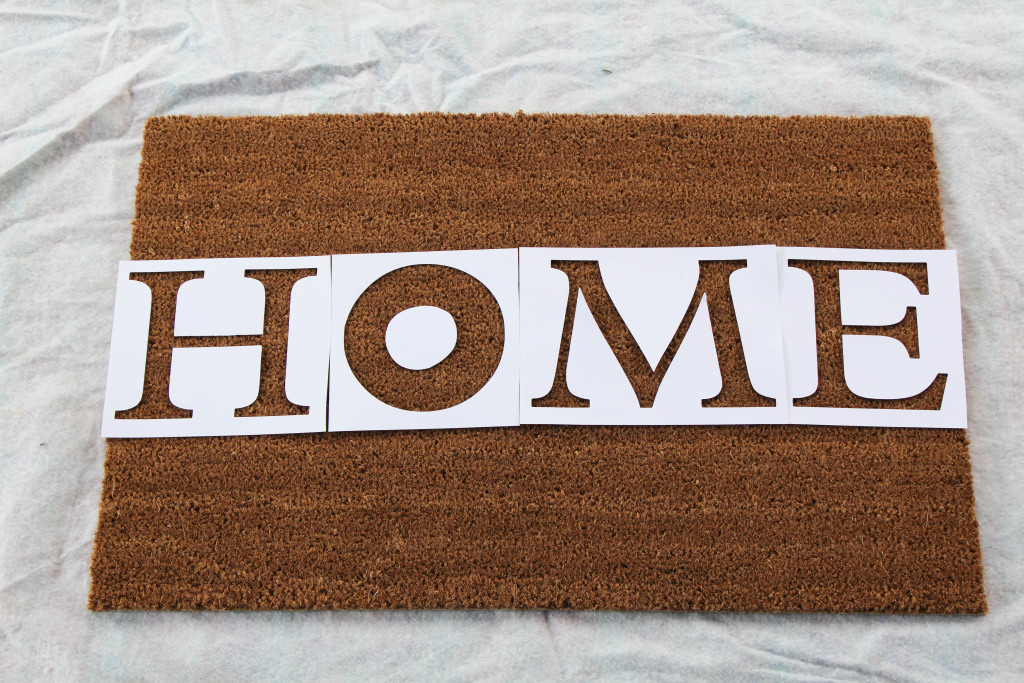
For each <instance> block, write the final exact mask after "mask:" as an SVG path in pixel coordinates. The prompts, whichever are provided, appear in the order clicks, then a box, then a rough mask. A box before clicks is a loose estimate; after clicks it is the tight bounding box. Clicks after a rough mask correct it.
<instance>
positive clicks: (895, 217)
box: [90, 114, 986, 613]
mask: <svg viewBox="0 0 1024 683" xmlns="http://www.w3.org/2000/svg"><path fill="white" fill-rule="evenodd" d="M744 244H778V245H787V246H818V247H852V248H899V249H941V248H943V247H944V237H943V232H942V219H941V212H940V207H939V196H938V184H937V175H936V166H935V162H934V158H933V153H932V141H931V134H930V131H929V124H928V121H927V120H925V119H918V118H860V119H846V118H827V117H821V118H817V117H811V118H793V119H783V118H728V117H704V116H691V117H673V116H650V117H625V116H575V115H551V116H508V115H494V116H482V117H477V116H462V115H459V116H449V115H439V114H438V115H434V114H427V115H413V116H387V115H370V116H347V115H346V116H342V115H338V116H333V115H319V116H311V117H277V118H236V119H226V118H205V117H204V118H188V117H173V118H161V119H152V120H151V121H150V122H149V124H148V125H147V127H146V133H145V143H144V148H143V160H142V165H141V168H140V172H139V184H138V189H137V197H136V219H135V226H134V232H133V238H132V247H131V256H132V258H133V259H177V258H197V257H233V256H299V255H318V254H332V253H363V252H385V251H424V250H445V249H478V248H498V247H526V246H552V247H556V246H557V247H577V246H578V247H673V246H729V245H744ZM430 287H431V282H430V274H429V273H426V274H425V276H424V284H423V288H424V289H425V290H429V289H430ZM269 289H276V290H280V288H269ZM376 294H377V295H379V296H384V297H401V296H405V295H407V294H409V292H403V291H397V290H396V291H390V292H389V291H382V292H377V293H376ZM469 295H470V296H473V295H474V294H473V293H470V294H469ZM837 296H838V293H837V292H831V293H825V294H824V295H823V296H822V299H821V301H820V302H819V305H827V306H837V305H838V304H837ZM285 308H286V307H284V306H271V305H269V302H268V309H267V310H268V311H270V310H272V309H274V310H284V309H285ZM372 318H373V315H372V311H371V312H370V314H368V315H367V320H366V321H365V322H361V321H359V320H352V321H350V324H349V329H347V330H346V334H349V330H355V331H358V327H359V325H360V324H367V325H369V324H372ZM172 320H173V311H172V310H170V308H169V306H163V307H156V308H155V309H154V311H153V325H154V326H159V325H165V326H166V325H170V324H171V321H172ZM266 325H267V327H268V329H281V326H285V328H284V329H286V325H287V321H286V320H283V319H278V318H274V317H273V316H270V317H268V319H267V321H266ZM275 326H276V327H275ZM276 337H277V338H278V339H283V338H284V337H285V335H276ZM609 341H610V342H611V343H612V344H616V343H623V341H624V340H617V339H611V340H609ZM150 352H151V353H158V354H161V357H163V358H166V362H168V363H169V349H154V348H151V349H150ZM730 352H735V349H732V350H730V349H726V350H724V351H720V353H730ZM282 353H284V346H283V342H282V343H281V344H279V345H278V346H276V347H271V348H266V349H264V354H265V357H267V358H268V360H267V362H265V367H282V366H283V363H273V362H270V360H272V358H271V357H272V356H273V355H274V354H282ZM368 362H369V361H368ZM477 365H480V366H481V367H479V368H477V367H476V366H473V367H470V368H468V369H467V370H466V372H465V373H463V375H462V376H460V377H451V378H449V377H440V378H439V379H438V381H437V382H436V383H435V384H434V385H433V386H432V387H431V388H430V391H424V392H422V394H420V395H417V396H408V395H407V396H402V397H399V396H396V397H395V399H396V400H402V401H407V402H408V404H409V405H410V406H412V407H416V406H420V407H423V408H428V407H429V406H430V405H431V404H432V403H437V402H441V403H443V402H444V401H446V400H448V397H451V396H454V395H457V394H458V393H459V392H461V391H464V387H465V386H466V385H467V384H469V385H471V384H472V383H473V382H474V381H476V380H478V379H479V378H474V377H473V376H472V373H473V372H484V371H485V370H486V368H484V367H483V366H484V365H486V364H485V363H480V364H477ZM364 371H365V372H367V373H370V374H374V373H376V374H377V375H378V376H379V381H380V386H382V387H388V386H393V383H389V381H388V377H387V376H386V372H387V370H386V368H379V367H369V366H368V367H366V368H364ZM831 374H833V375H834V374H835V373H831ZM840 375H841V373H840ZM265 380H266V378H265ZM837 389H838V388H837V387H830V386H822V387H820V389H819V393H820V395H821V396H823V397H827V396H828V395H829V392H836V393H837V394H838V391H837ZM147 393H148V392H147ZM417 402H418V403H417ZM157 408H159V406H157ZM139 410H140V411H143V412H145V411H146V410H147V408H146V406H145V405H142V406H140V408H139ZM154 410H155V409H154ZM150 412H152V411H150ZM157 412H158V411H157ZM153 416H157V415H155V414H154V415H153ZM92 578H93V582H92V589H91V596H90V607H91V608H92V609H95V610H116V609H300V608H566V609H614V610H750V611H799V612H803V611H827V612H834V611H855V612H925V613H978V612H983V611H985V609H986V603H985V596H984V589H983V585H982V566H981V553H980V549H979V543H978V529H977V522H976V519H975V514H974V499H973V493H972V486H971V464H970V456H969V452H968V443H967V439H966V435H965V432H964V431H963V430H923V429H883V428H850V427H808V426H797V425H787V426H724V427H657V428H651V427H599V428H595V427H536V426H535V427H517V428H502V429H482V430H455V431H422V432H395V433H329V434H327V433H325V434H315V435H287V436H258V437H224V438H189V439H122V440H110V441H108V444H107V460H106V474H105V479H104V486H103V500H102V506H101V512H100V521H99V529H98V531H97V535H96V546H95V552H94V559H93V567H92Z"/></svg>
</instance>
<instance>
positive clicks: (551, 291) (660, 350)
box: [519, 246, 787, 425]
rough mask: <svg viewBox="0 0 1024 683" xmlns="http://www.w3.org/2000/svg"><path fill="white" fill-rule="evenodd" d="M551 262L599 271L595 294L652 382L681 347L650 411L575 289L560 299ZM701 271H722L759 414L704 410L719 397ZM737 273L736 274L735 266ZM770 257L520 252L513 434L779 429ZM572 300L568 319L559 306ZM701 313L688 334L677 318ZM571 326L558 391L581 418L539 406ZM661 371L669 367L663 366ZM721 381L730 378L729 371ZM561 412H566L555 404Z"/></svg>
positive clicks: (780, 363)
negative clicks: (671, 351)
mask: <svg viewBox="0 0 1024 683" xmlns="http://www.w3.org/2000/svg"><path fill="white" fill-rule="evenodd" d="M557 261H590V262H597V263H598V264H599V266H600V275H601V279H602V280H603V286H604V289H605V290H606V292H607V295H608V296H609V297H610V299H611V302H612V304H613V305H614V307H615V309H616V311H617V312H618V314H619V315H620V316H621V318H622V322H623V323H624V324H625V326H626V328H627V329H628V330H629V332H630V333H631V334H632V336H633V338H634V339H635V341H636V344H637V345H638V346H639V348H640V350H641V351H642V352H643V356H644V358H645V359H646V360H647V362H648V364H649V366H650V368H651V370H652V371H654V370H655V368H656V367H658V365H659V363H660V362H662V357H663V356H664V355H665V354H666V353H667V349H668V347H669V344H670V342H671V340H672V338H673V336H674V335H677V334H680V333H682V334H683V335H684V336H683V338H682V343H681V344H680V345H679V349H678V351H677V352H676V353H675V355H674V356H673V357H672V358H671V363H670V364H669V365H668V366H667V368H668V369H667V371H665V373H664V375H663V379H662V380H661V383H660V385H659V386H658V389H657V394H656V396H655V398H654V401H653V404H651V405H649V406H642V405H641V404H640V400H639V397H638V395H637V393H636V392H635V391H634V389H633V386H632V385H631V384H630V381H629V379H628V378H627V376H626V374H625V372H624V370H623V367H622V365H621V364H620V362H619V360H618V359H617V358H616V356H615V355H614V353H613V352H612V349H611V347H610V346H609V344H608V342H607V340H606V338H605V336H604V333H603V332H602V330H601V329H600V328H599V326H598V323H597V322H596V321H595V319H594V316H593V313H592V311H591V309H590V308H589V307H588V304H587V302H586V298H585V296H584V294H583V292H582V291H581V290H580V289H579V288H573V289H570V281H569V278H568V277H567V276H566V274H565V273H564V272H562V271H561V270H559V269H558V268H556V267H553V265H552V262H557ZM700 261H730V262H733V263H734V264H735V265H736V267H737V269H736V270H735V271H733V272H732V274H731V275H730V277H729V288H730V290H731V294H732V299H733V301H734V302H735V304H734V306H735V308H734V315H735V317H736V322H737V324H738V326H739V335H740V341H741V343H742V346H743V355H744V357H745V360H746V366H747V367H746V370H747V372H746V373H745V374H744V375H743V376H742V377H741V379H740V381H741V382H743V383H747V382H749V384H750V385H751V386H752V388H753V389H754V391H756V392H757V393H759V394H760V395H761V396H763V397H765V398H770V399H772V400H773V401H774V405H770V406H769V407H704V406H703V405H702V401H703V400H704V399H711V398H714V397H715V396H718V395H719V394H720V392H721V391H722V387H723V374H722V369H721V367H720V363H719V358H718V352H717V349H716V345H715V338H714V336H713V332H712V321H711V318H710V315H709V311H708V301H707V296H706V295H705V293H704V292H702V291H697V290H696V287H697V284H698V282H697V279H698V272H699V263H700ZM741 262H744V263H742V267H740V266H741ZM777 273H778V271H777V268H776V250H775V247H773V246H752V247H717V248H716V247H708V248H700V249H521V250H520V312H521V323H520V324H521V332H520V338H521V345H522V361H521V367H520V374H521V380H520V381H521V385H520V405H519V413H520V419H521V420H522V422H523V424H591V425H600V424H606V425H607V424H619V425H622V424H647V425H657V424H663V425H667V424H774V423H784V422H786V419H787V412H786V377H785V372H784V360H783V351H782V332H781V328H780V322H781V314H780V310H779V285H778V278H777ZM569 297H572V298H573V299H574V300H575V305H576V312H575V315H574V316H573V317H572V319H571V320H570V319H569V318H568V313H567V304H568V303H570V302H569V301H568V298H569ZM692 300H697V301H699V302H700V305H699V308H698V309H697V311H696V313H695V314H694V316H693V318H692V322H690V324H689V327H688V328H687V329H681V326H682V325H684V324H685V321H684V314H685V313H686V311H687V308H688V307H689V306H690V304H691V301H692ZM565 326H571V337H570V339H571V341H570V345H569V355H568V361H567V365H566V368H565V370H564V372H565V385H566V387H567V388H568V390H569V392H570V393H571V394H573V395H574V396H576V397H578V398H579V399H586V400H587V401H589V405H587V406H586V407H552V406H546V405H545V406H538V405H537V404H538V402H539V401H541V400H543V397H545V396H546V395H547V394H548V392H549V391H551V390H552V388H553V384H556V383H559V382H560V380H559V379H557V378H556V364H557V359H558V354H559V348H560V344H561V341H562V338H563V334H564V329H563V328H564V327H565ZM666 360H667V359H666ZM727 373H728V369H727ZM732 374H735V373H732ZM560 405H564V404H560Z"/></svg>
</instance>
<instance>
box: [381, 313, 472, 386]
mask: <svg viewBox="0 0 1024 683" xmlns="http://www.w3.org/2000/svg"><path fill="white" fill-rule="evenodd" d="M458 338H459V331H458V328H457V327H456V326H455V318H453V317H452V314H451V313H449V312H448V311H446V310H444V309H443V308H438V307H437V306H413V307H412V308H407V309H405V310H404V311H402V312H401V313H399V314H398V315H396V316H395V317H394V318H392V319H391V322H389V323H388V329H387V330H386V331H385V332H384V346H386V347H387V349H388V353H389V354H391V358H393V359H394V361H395V362H396V363H398V364H399V365H401V366H402V367H403V368H405V369H406V370H426V369H427V368H432V367H434V366H435V365H437V364H438V363H440V362H441V361H443V360H444V359H445V358H447V357H448V354H450V353H451V352H452V350H453V349H454V348H455V342H456V341H458Z"/></svg>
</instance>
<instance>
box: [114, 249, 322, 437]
mask: <svg viewBox="0 0 1024 683" xmlns="http://www.w3.org/2000/svg"><path fill="white" fill-rule="evenodd" d="M330 266H331V259H330V257H329V256H309V257H301V258H239V259H180V260H173V261H122V262H121V264H120V268H119V270H118V278H117V296H116V298H115V301H114V323H113V330H112V334H111V342H110V360H109V366H108V370H107V395H106V401H105V403H104V406H103V436H106V437H170V436H227V435H232V434H297V433H302V432H322V431H324V430H325V429H326V426H327V379H328V360H329V354H330V339H331V321H330V315H331V288H330V287H331V269H330ZM280 269H285V270H292V269H315V270H316V275H313V276H306V277H303V278H301V279H298V280H297V281H296V282H295V284H294V286H292V288H291V293H290V295H289V299H290V305H289V311H288V346H287V353H286V357H285V386H284V393H285V398H286V399H287V400H288V401H289V402H291V403H293V404H295V405H296V406H302V407H305V408H306V413H305V414H301V415H266V416H237V415H236V414H235V410H236V409H239V408H245V407H246V406H249V405H251V404H252V403H253V402H255V401H256V399H257V397H258V396H259V393H260V376H261V368H260V363H261V357H262V347H261V346H259V345H258V344H247V345H238V346H221V347H207V348H204V347H190V348H180V347H177V346H175V347H174V348H173V350H172V352H171V369H170V377H169V378H168V386H167V388H166V392H167V397H168V398H169V400H170V403H171V404H172V405H173V406H175V407H177V408H181V409H185V410H189V411H191V415H190V416H187V417H176V418H158V419H152V418H131V417H119V416H118V415H119V414H118V412H117V411H123V410H128V409H130V408H133V407H135V406H136V405H137V404H138V403H139V401H140V400H141V399H142V398H143V381H144V378H145V375H146V348H147V344H148V341H149V335H150V334H151V332H150V310H151V306H152V301H153V293H152V292H151V290H150V287H149V286H147V285H146V284H145V283H143V282H139V281H137V280H132V279H130V276H131V274H132V273H171V272H195V273H197V274H198V275H199V276H198V277H196V278H194V279H190V280H188V281H186V282H185V283H184V284H182V285H181V286H180V287H179V288H178V290H177V294H176V295H175V318H174V336H175V339H176V340H177V339H183V338H186V337H203V338H212V337H230V336H235V335H262V334H263V329H264V328H263V323H264V314H265V309H266V307H265V298H266V294H265V289H264V285H263V284H262V283H261V282H260V281H258V280H257V279H254V278H250V277H246V271H247V270H280ZM160 394H161V396H162V395H163V390H161V391H160Z"/></svg>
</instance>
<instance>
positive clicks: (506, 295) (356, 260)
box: [328, 249, 519, 432]
mask: <svg viewBox="0 0 1024 683" xmlns="http://www.w3.org/2000/svg"><path fill="white" fill-rule="evenodd" d="M518 256H519V254H518V250H516V249H481V250H475V251H433V252H427V251H425V252H416V253H392V254H340V255H335V256H334V257H333V260H332V273H333V275H332V277H333V283H332V284H333V288H334V289H333V315H332V324H333V332H332V335H331V379H330V401H329V405H330V414H329V415H328V426H329V428H330V430H331V431H332V432H334V431H363V430H379V429H389V430H395V429H446V428H470V427H508V426H514V425H518V424H519V265H518V264H519V259H518ZM418 265H439V266H447V267H449V268H454V269H455V270H456V271H458V272H461V273H465V274H466V275H468V276H469V277H472V278H474V279H475V280H477V281H478V282H480V283H481V284H483V286H485V287H486V288H487V289H488V291H490V293H491V295H492V296H493V297H494V300H495V301H496V303H497V306H498V307H499V309H500V312H501V318H502V322H503V324H504V329H503V331H502V333H503V338H504V341H503V343H502V349H501V357H500V359H499V361H498V363H497V365H496V366H495V368H494V372H493V374H492V375H491V377H490V379H489V380H487V382H486V383H485V384H484V385H483V387H481V388H480V389H479V390H478V391H477V392H476V393H474V394H473V395H472V396H469V397H468V398H466V400H464V401H462V402H461V403H458V404H457V405H453V406H450V407H446V408H443V409H439V410H429V411H417V410H406V409H403V408H401V407H396V406H393V405H389V404H387V403H385V402H384V401H382V400H380V399H379V398H378V397H377V396H375V395H374V394H372V393H371V392H370V391H369V390H368V388H367V387H366V386H364V385H363V383H362V382H361V381H360V379H359V378H358V377H357V376H356V375H355V374H354V373H353V370H352V366H351V363H350V362H349V358H348V353H347V351H346V348H345V326H346V324H347V322H348V319H349V314H350V313H351V311H352V307H353V306H354V305H355V304H356V302H357V301H358V300H359V298H360V297H361V296H362V295H363V293H364V292H365V291H366V289H367V288H368V287H370V286H371V285H372V284H373V283H374V282H376V281H377V280H378V279H380V278H381V277H383V276H384V275H387V274H388V273H392V272H394V271H398V270H400V269H402V268H406V267H409V266H418ZM416 308H422V307H420V306H411V307H410V308H407V309H405V310H403V311H402V312H399V313H398V314H397V315H396V316H395V317H394V318H392V319H391V320H390V321H389V323H388V329H387V331H386V332H385V343H386V345H387V347H388V348H387V351H388V352H389V353H390V352H391V348H390V346H391V343H389V342H387V332H389V331H390V329H391V324H392V323H394V322H395V320H396V319H397V318H398V316H401V315H403V314H407V313H410V312H412V311H414V310H415V309H416ZM450 317H451V314H450V313H449V318H450ZM421 322H422V320H421ZM410 332H413V330H410ZM420 334H421V335H423V336H425V337H430V336H432V335H433V333H432V332H431V330H429V329H424V330H421V331H420ZM457 334H458V330H456V335H457ZM456 343H457V340H456ZM415 344H416V341H415V340H414V341H413V342H412V345H413V346H415ZM442 346H443V345H442ZM454 346H455V344H452V347H454ZM449 350H451V347H450V348H449ZM409 354H410V355H412V353H411V352H409ZM445 356H447V354H445ZM392 360H394V356H393V354H392ZM440 360H443V358H441V359H438V362H440ZM453 362H454V361H453ZM397 364H398V365H402V366H403V367H408V366H405V365H404V364H402V363H397ZM413 364H422V363H416V362H415V360H414V361H413ZM431 365H433V363H432V364H431Z"/></svg>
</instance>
